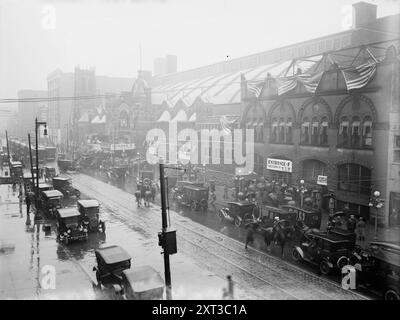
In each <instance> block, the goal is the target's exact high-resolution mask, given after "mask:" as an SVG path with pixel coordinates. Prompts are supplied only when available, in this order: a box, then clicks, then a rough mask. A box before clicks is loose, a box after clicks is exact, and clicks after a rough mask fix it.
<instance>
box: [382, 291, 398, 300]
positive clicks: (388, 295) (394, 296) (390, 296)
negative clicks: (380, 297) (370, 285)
mask: <svg viewBox="0 0 400 320" xmlns="http://www.w3.org/2000/svg"><path fill="white" fill-rule="evenodd" d="M384 298H385V300H400V295H399V293H398V292H396V290H393V289H389V290H387V291H386V292H385V294H384Z"/></svg>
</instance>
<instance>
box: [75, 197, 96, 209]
mask: <svg viewBox="0 0 400 320" xmlns="http://www.w3.org/2000/svg"><path fill="white" fill-rule="evenodd" d="M78 204H79V205H81V206H82V207H84V208H93V207H98V206H99V205H100V204H99V202H98V201H97V200H94V199H90V200H78Z"/></svg>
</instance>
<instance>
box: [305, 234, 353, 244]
mask: <svg viewBox="0 0 400 320" xmlns="http://www.w3.org/2000/svg"><path fill="white" fill-rule="evenodd" d="M310 236H311V237H314V238H320V239H323V240H326V241H328V242H331V243H345V242H347V243H349V240H346V239H343V238H342V237H340V236H335V235H333V234H320V233H312V234H310Z"/></svg>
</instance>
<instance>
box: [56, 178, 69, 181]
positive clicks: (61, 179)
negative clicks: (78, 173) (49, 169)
mask: <svg viewBox="0 0 400 320" xmlns="http://www.w3.org/2000/svg"><path fill="white" fill-rule="evenodd" d="M54 180H59V181H68V180H71V178H67V177H54V178H53V181H54Z"/></svg>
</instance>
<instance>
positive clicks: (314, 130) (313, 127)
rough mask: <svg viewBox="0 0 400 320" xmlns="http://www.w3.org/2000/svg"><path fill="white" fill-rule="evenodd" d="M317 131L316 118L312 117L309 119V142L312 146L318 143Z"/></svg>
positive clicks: (317, 123)
mask: <svg viewBox="0 0 400 320" xmlns="http://www.w3.org/2000/svg"><path fill="white" fill-rule="evenodd" d="M318 131H319V122H318V118H317V117H313V118H312V121H311V144H312V145H314V146H317V145H318Z"/></svg>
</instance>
